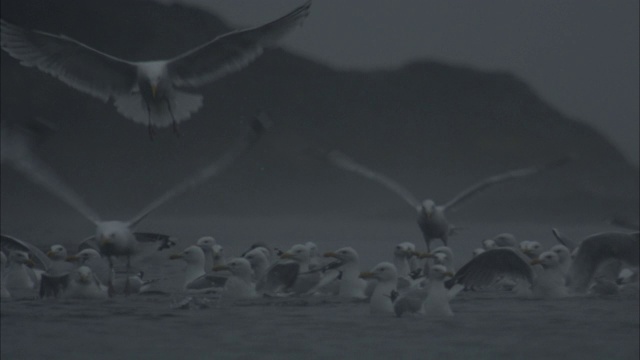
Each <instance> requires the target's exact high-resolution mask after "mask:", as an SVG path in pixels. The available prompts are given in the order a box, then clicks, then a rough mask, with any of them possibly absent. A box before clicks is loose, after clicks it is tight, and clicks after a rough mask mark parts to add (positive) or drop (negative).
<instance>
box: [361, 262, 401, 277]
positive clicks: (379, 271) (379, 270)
mask: <svg viewBox="0 0 640 360" xmlns="http://www.w3.org/2000/svg"><path fill="white" fill-rule="evenodd" d="M360 277H361V278H363V279H377V280H378V281H382V282H387V281H397V279H398V271H397V270H396V266H395V265H393V264H392V263H390V262H386V261H385V262H381V263H379V264H378V265H376V266H374V267H373V269H371V271H369V272H363V273H361V274H360Z"/></svg>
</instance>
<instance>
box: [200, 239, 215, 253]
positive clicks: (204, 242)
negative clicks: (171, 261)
mask: <svg viewBox="0 0 640 360" xmlns="http://www.w3.org/2000/svg"><path fill="white" fill-rule="evenodd" d="M215 244H217V241H216V239H215V238H214V237H213V236H203V237H201V238H200V239H198V241H196V245H198V246H200V247H201V248H202V250H205V251H207V250H208V249H211V247H212V246H213V245H215Z"/></svg>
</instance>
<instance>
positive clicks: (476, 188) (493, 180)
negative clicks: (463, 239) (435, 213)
mask: <svg viewBox="0 0 640 360" xmlns="http://www.w3.org/2000/svg"><path fill="white" fill-rule="evenodd" d="M569 160H570V158H562V159H558V160H555V161H552V162H549V163H547V164H544V165H541V166H531V167H528V168H524V169H517V170H511V171H507V172H506V173H502V174H498V175H494V176H490V177H488V178H486V179H484V180H482V181H480V182H478V183H476V184H474V185H472V186H471V187H469V188H467V189H465V190H464V191H462V192H461V193H459V194H458V195H456V196H455V197H454V198H453V199H451V200H449V202H447V203H446V204H444V205H442V208H443V210H446V209H447V208H449V207H452V206H454V205H456V204H458V203H460V202H462V201H463V200H466V199H468V198H469V197H471V196H472V195H474V194H477V193H479V192H481V191H482V190H485V189H486V188H488V187H490V186H493V185H496V184H499V183H502V182H505V181H509V180H514V179H518V178H522V177H527V176H531V175H534V174H537V173H539V172H541V171H543V170H547V169H551V168H555V167H558V166H561V165H564V164H566V163H567V162H568V161H569Z"/></svg>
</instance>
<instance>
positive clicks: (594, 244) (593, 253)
mask: <svg viewBox="0 0 640 360" xmlns="http://www.w3.org/2000/svg"><path fill="white" fill-rule="evenodd" d="M639 259H640V233H638V232H635V233H624V232H604V233H597V234H594V235H591V236H588V237H587V238H585V239H584V240H583V241H582V242H581V243H580V245H579V246H578V248H577V252H576V256H575V259H574V260H573V264H572V265H571V268H570V270H569V279H570V286H571V288H572V290H573V291H575V292H577V293H585V292H586V291H587V290H588V287H589V284H590V283H591V280H592V279H593V276H594V274H595V273H596V270H597V269H598V267H599V266H601V265H603V264H604V263H605V262H607V261H610V260H619V261H621V262H622V263H623V264H625V265H627V266H628V267H632V268H636V269H637V268H638V266H639V262H640V260H639ZM614 280H615V279H614Z"/></svg>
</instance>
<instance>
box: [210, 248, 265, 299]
mask: <svg viewBox="0 0 640 360" xmlns="http://www.w3.org/2000/svg"><path fill="white" fill-rule="evenodd" d="M212 270H213V271H222V270H228V271H230V272H231V276H230V277H229V278H228V279H227V281H226V282H225V284H224V292H223V293H222V296H223V297H225V298H232V299H246V298H254V297H257V296H258V293H257V292H256V285H255V282H254V281H253V277H254V276H253V270H252V269H251V263H250V262H249V260H247V259H245V258H243V257H238V258H234V259H231V260H229V261H228V262H227V263H226V264H225V265H216V266H214V267H213V269H212Z"/></svg>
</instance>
